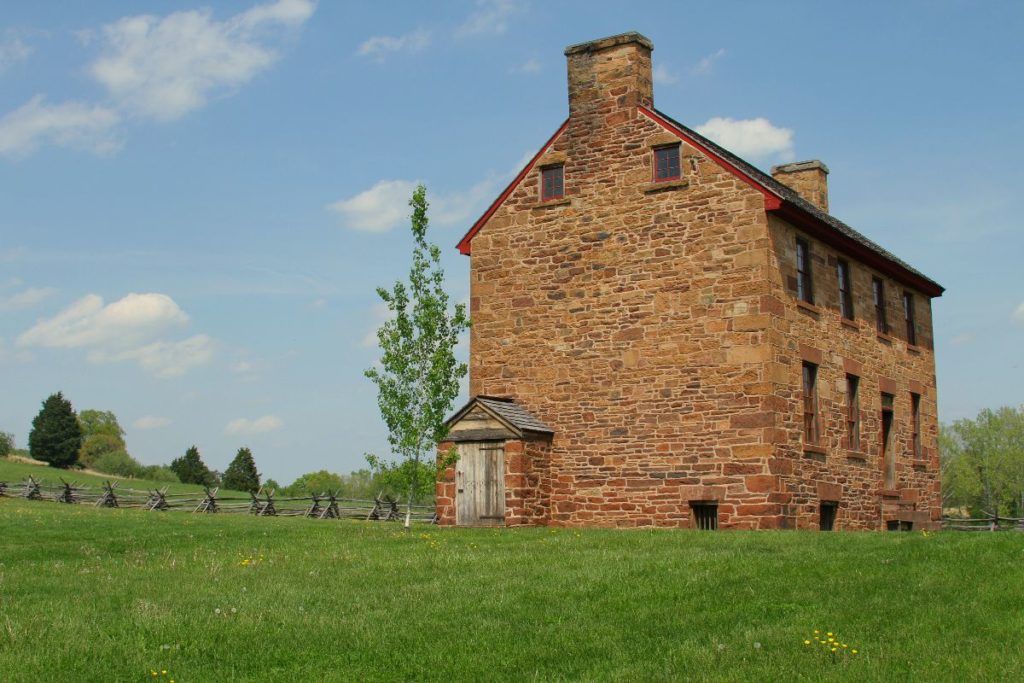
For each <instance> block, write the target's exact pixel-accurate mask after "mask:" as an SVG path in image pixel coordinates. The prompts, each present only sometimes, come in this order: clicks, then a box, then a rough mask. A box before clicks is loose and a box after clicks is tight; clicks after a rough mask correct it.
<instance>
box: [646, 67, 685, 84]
mask: <svg viewBox="0 0 1024 683" xmlns="http://www.w3.org/2000/svg"><path fill="white" fill-rule="evenodd" d="M651 75H652V77H653V78H654V82H655V83H658V84H660V85H672V84H673V83H677V82H678V81H679V77H678V76H676V75H675V74H674V73H672V72H671V71H669V68H668V67H667V66H665V65H664V64H658V65H657V66H656V67H654V71H653V72H652V74H651Z"/></svg>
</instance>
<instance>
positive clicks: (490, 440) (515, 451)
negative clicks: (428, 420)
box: [437, 396, 554, 526]
mask: <svg viewBox="0 0 1024 683" xmlns="http://www.w3.org/2000/svg"><path fill="white" fill-rule="evenodd" d="M447 424H448V430H449V431H448V438H447V441H446V442H445V443H442V444H440V449H441V452H442V453H446V452H448V451H449V450H450V449H451V448H453V447H454V448H455V449H456V450H457V452H458V460H457V461H456V462H455V465H454V466H453V467H450V468H448V471H446V472H445V473H444V474H443V476H442V478H441V480H440V481H439V482H438V485H437V515H438V519H439V520H440V522H441V524H449V525H450V524H457V525H459V526H505V525H511V524H526V523H530V524H536V523H538V521H539V519H538V517H539V516H541V517H542V516H543V515H544V510H543V506H542V505H541V501H540V500H539V489H540V484H541V481H542V479H543V473H544V471H545V470H546V469H547V450H548V449H547V446H548V444H549V443H550V441H551V438H552V436H553V434H554V432H553V431H552V430H551V428H550V427H548V426H547V425H545V424H544V423H543V422H541V421H540V420H539V419H537V418H536V417H535V416H534V415H532V414H531V413H530V412H529V411H528V410H526V409H525V408H524V407H523V406H521V405H519V404H518V403H516V402H515V401H514V400H512V399H510V398H500V397H496V396H477V397H475V398H473V399H472V400H471V401H469V403H467V404H466V405H465V406H463V407H462V409H460V410H459V411H458V412H456V413H455V414H454V415H453V416H452V417H451V418H449V419H448V422H447Z"/></svg>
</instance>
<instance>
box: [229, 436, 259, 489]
mask: <svg viewBox="0 0 1024 683" xmlns="http://www.w3.org/2000/svg"><path fill="white" fill-rule="evenodd" d="M221 484H222V485H223V486H224V488H226V489H231V490H233V491H250V492H252V493H256V492H257V491H259V490H260V473H259V472H257V471H256V461H255V460H253V459H252V452H251V451H250V450H249V449H248V448H244V447H243V448H239V449H238V455H236V456H235V459H234V460H232V461H231V464H230V465H228V468H227V469H226V470H225V471H224V478H223V479H222V480H221Z"/></svg>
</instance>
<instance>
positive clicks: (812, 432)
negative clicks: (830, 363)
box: [803, 363, 819, 444]
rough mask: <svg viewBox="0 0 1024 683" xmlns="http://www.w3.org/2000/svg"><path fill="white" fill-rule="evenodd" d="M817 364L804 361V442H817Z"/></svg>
mask: <svg viewBox="0 0 1024 683" xmlns="http://www.w3.org/2000/svg"><path fill="white" fill-rule="evenodd" d="M817 380H818V366H817V365H814V364H813V363H804V366H803V384H804V386H803V395H804V443H807V444H816V443H818V433H819V431H818V388H817Z"/></svg>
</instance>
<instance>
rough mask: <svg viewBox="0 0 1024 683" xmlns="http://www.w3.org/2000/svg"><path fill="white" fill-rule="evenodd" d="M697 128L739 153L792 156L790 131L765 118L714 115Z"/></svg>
mask: <svg viewBox="0 0 1024 683" xmlns="http://www.w3.org/2000/svg"><path fill="white" fill-rule="evenodd" d="M697 132H698V133H700V134H701V135H704V136H706V137H709V138H711V139H712V140H714V141H715V142H717V143H718V144H720V145H721V146H722V147H725V148H726V149H727V150H729V151H730V152H733V153H734V154H738V155H739V156H741V157H751V158H755V159H765V158H769V157H778V158H779V159H781V160H782V161H791V160H792V159H793V131H792V130H790V129H789V128H779V127H777V126H774V125H772V122H771V121H769V120H768V119H765V118H756V119H730V118H722V117H715V118H712V119H708V121H707V122H706V123H704V124H703V125H700V126H697Z"/></svg>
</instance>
